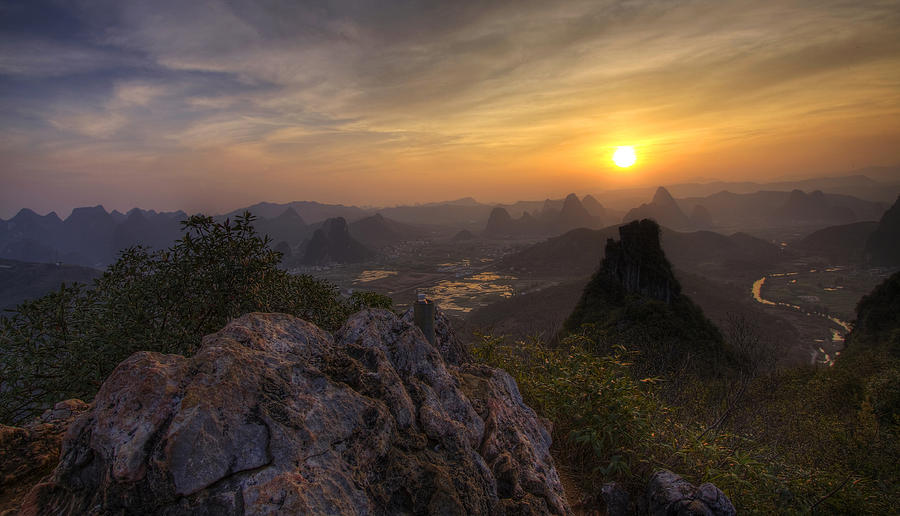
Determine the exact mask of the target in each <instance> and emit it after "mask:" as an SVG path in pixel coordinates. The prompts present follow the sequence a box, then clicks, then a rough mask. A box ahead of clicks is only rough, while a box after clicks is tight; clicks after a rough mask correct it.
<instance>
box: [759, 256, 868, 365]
mask: <svg viewBox="0 0 900 516" xmlns="http://www.w3.org/2000/svg"><path fill="white" fill-rule="evenodd" d="M840 270H843V267H829V268H826V269H821V270H817V269H810V270H809V273H810V274H814V273H816V272H836V271H840ZM799 274H800V273H799V272H778V273H772V274H767V275H765V276H763V277H762V278H759V279H758V280H756V281H754V282H753V287H752V288H751V290H750V292H751V293H752V295H753V299H754V300H755V301H756V302H758V303H760V304H763V305H768V306H781V307H784V308H788V309H791V310H796V311H798V312H800V313H802V314H805V315H807V316H809V317H821V318H824V319H827V320H828V321H830V322H832V323H834V324H836V325H837V326H839V327H840V328H841V330H843V332H842V331H840V330H838V329H837V328H831V342H832V348H833V349H834V352H833V355H832V354H831V353H828V352H827V351H826V350H825V349H824V348H823V347H822V346H815V347H816V348H817V349H814V350H812V351H811V354H812V356H811V358H810V362H811V363H816V362H819V363H822V364H825V365H826V366H829V367H830V366H833V365H834V359H835V358H836V357H837V355H839V354H840V351H839V350H840V349H843V347H844V337H845V334H846V333H849V332H850V330H851V329H852V326H851V325H850V323H849V322H847V321H842V320H841V319H838V318H837V317H835V316H833V315H831V314H826V313H821V312H811V311H807V310H804V309H803V308H802V307H801V306H800V305H795V304H791V303H785V302H782V301H772V300H770V299H766V298H764V297H763V296H762V289H763V285H765V283H766V278H780V277H785V276H797V275H799ZM822 342H823V343H824V341H822Z"/></svg>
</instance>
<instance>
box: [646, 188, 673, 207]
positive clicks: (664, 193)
mask: <svg viewBox="0 0 900 516" xmlns="http://www.w3.org/2000/svg"><path fill="white" fill-rule="evenodd" d="M651 202H652V203H653V204H660V205H662V204H675V198H674V197H672V194H670V193H669V191H668V190H666V187H664V186H660V187H659V188H657V189H656V193H655V194H653V201H651Z"/></svg>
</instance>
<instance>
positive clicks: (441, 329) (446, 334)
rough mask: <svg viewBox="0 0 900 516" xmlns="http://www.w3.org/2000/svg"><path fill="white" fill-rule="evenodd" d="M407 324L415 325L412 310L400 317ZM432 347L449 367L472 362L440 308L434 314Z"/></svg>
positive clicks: (466, 349)
mask: <svg viewBox="0 0 900 516" xmlns="http://www.w3.org/2000/svg"><path fill="white" fill-rule="evenodd" d="M401 319H402V320H403V322H405V323H407V324H413V325H414V324H415V319H414V317H413V309H412V308H409V309H408V310H407V311H406V312H404V314H403V316H402V317H401ZM434 346H435V347H436V348H437V349H438V351H440V353H441V356H442V357H444V362H446V363H447V364H450V365H456V366H458V365H462V364H465V363H467V362H471V361H472V354H471V353H469V349H468V348H467V347H466V345H465V344H464V343H463V342H462V340H460V338H459V337H458V336H457V335H456V332H454V331H453V325H452V324H450V319H449V318H447V314H445V313H444V312H443V311H442V310H441V309H440V308H437V309H436V310H435V313H434Z"/></svg>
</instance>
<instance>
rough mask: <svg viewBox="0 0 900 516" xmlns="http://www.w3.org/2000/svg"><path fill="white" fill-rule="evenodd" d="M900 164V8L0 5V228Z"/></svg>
mask: <svg viewBox="0 0 900 516" xmlns="http://www.w3.org/2000/svg"><path fill="white" fill-rule="evenodd" d="M619 145H634V146H635V147H636V149H637V154H638V163H637V164H636V165H635V166H634V167H633V168H631V169H628V171H627V172H622V171H619V170H617V169H615V166H614V165H613V164H612V162H611V161H610V156H611V154H612V152H613V150H614V149H615V147H616V146H619ZM898 149H900V0H889V1H862V0H852V1H830V0H802V1H790V0H784V1H764V0H751V1H726V0H709V1H675V0H635V1H623V2H619V1H605V0H591V1H551V2H547V1H539V2H524V1H517V2H483V1H479V2H465V1H461V0H450V1H446V2H412V1H410V2H388V1H386V0H379V1H374V0H373V1H368V2H367V1H348V2H341V1H321V2H297V1H289V0H284V1H277V0H274V1H267V0H261V1H253V2H250V1H248V2H240V1H214V0H210V1H201V0H191V1H185V0H176V1H164V0H148V1H145V2H133V1H123V0H109V1H101V0H97V1H83V2H79V1H67V2H62V1H61V2H43V1H37V0H24V1H12V2H5V1H0V167H2V168H0V170H2V172H0V174H2V177H0V185H2V186H0V216H2V217H8V216H10V215H12V214H13V213H15V212H16V211H17V210H18V209H19V208H21V207H31V208H34V209H36V211H39V212H41V213H44V212H47V211H49V210H57V211H58V212H60V213H61V214H65V213H67V212H68V211H69V210H70V209H71V208H72V207H73V206H80V205H93V204H98V203H102V204H104V205H105V206H106V207H107V208H108V209H112V208H118V209H127V208H130V207H132V206H136V205H137V206H141V207H146V208H156V209H176V208H184V209H188V210H207V211H213V212H217V211H225V210H228V209H231V208H236V207H239V206H242V205H247V204H250V203H252V202H256V201H262V200H269V201H289V200H303V199H308V200H320V201H325V202H343V203H354V204H367V205H383V204H395V203H399V202H425V201H434V200H441V199H450V198H454V197H461V196H465V195H474V196H475V197H477V198H479V199H481V200H486V201H487V200H497V201H506V200H513V199H517V198H544V197H547V196H559V195H562V194H565V193H567V192H569V191H578V192H582V193H589V192H599V191H602V190H604V189H609V188H618V187H622V186H631V185H637V184H656V183H674V182H679V181H683V180H692V179H697V178H716V179H726V180H727V179H746V178H752V179H757V180H767V179H775V178H778V179H780V178H798V177H808V176H811V175H816V174H826V175H835V174H838V173H841V172H846V171H849V170H852V169H854V168H861V167H864V166H869V165H897V164H900V150H898Z"/></svg>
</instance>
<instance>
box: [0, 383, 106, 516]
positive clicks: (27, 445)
mask: <svg viewBox="0 0 900 516" xmlns="http://www.w3.org/2000/svg"><path fill="white" fill-rule="evenodd" d="M88 408H89V407H88V404H87V403H85V402H83V401H81V400H74V399H73V400H66V401H60V402H59V403H57V404H56V405H54V406H53V408H52V409H48V410H46V411H44V413H43V414H42V415H41V416H40V417H37V418H35V419H34V420H32V421H30V422H28V423H27V424H26V425H25V426H24V427H21V428H19V427H12V426H5V425H0V457H2V460H0V493H2V494H0V514H6V513H7V511H12V510H15V509H16V508H17V507H18V501H19V500H21V499H22V497H23V496H24V495H25V494H26V493H27V492H28V490H29V489H30V488H31V487H32V486H34V485H35V484H36V483H38V482H39V481H40V480H41V478H42V477H44V476H46V475H47V474H48V473H50V472H51V471H52V470H53V468H54V467H55V466H56V464H57V463H58V462H59V450H60V443H61V442H62V439H63V435H64V434H65V433H66V429H67V428H68V427H69V425H70V424H71V423H72V421H74V420H75V418H76V417H78V416H79V415H81V414H82V413H84V412H85V411H87V410H88Z"/></svg>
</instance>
